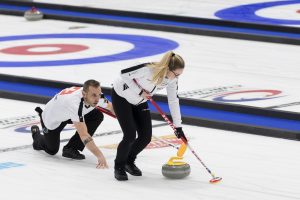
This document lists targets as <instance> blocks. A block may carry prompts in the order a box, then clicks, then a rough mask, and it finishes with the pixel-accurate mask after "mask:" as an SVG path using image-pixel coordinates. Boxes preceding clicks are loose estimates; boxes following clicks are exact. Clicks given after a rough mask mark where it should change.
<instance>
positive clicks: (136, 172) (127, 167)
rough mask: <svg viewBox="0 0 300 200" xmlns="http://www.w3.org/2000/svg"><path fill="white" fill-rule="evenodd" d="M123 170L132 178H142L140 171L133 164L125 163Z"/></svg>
mask: <svg viewBox="0 0 300 200" xmlns="http://www.w3.org/2000/svg"><path fill="white" fill-rule="evenodd" d="M125 170H126V172H128V173H129V174H131V175H132V176H142V171H141V170H140V169H139V168H138V167H137V166H136V165H135V164H134V163H127V164H126V165H125Z"/></svg>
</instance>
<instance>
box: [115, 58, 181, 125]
mask: <svg viewBox="0 0 300 200" xmlns="http://www.w3.org/2000/svg"><path fill="white" fill-rule="evenodd" d="M152 76H153V69H152V68H150V67H148V66H147V63H145V64H141V65H137V66H134V67H130V68H126V69H123V70H121V75H120V76H119V77H118V78H117V79H116V80H115V81H114V84H113V86H114V90H115V91H116V93H117V94H118V95H119V96H121V97H123V98H125V99H126V100H127V101H128V102H129V103H130V104H133V105H138V104H140V103H143V102H146V101H147V100H145V99H144V98H143V97H141V96H140V94H141V92H142V89H141V88H140V87H139V86H138V85H137V84H136V83H135V82H134V81H133V79H135V80H136V81H137V82H138V83H139V85H140V86H141V87H142V88H143V89H145V90H147V91H149V92H150V93H151V94H152V95H153V94H155V93H156V92H157V91H159V90H162V89H164V88H166V89H167V97H168V104H169V109H170V112H171V116H172V119H173V123H174V125H175V126H176V127H181V126H182V125H181V113H180V106H179V99H178V96H177V90H178V78H174V79H172V80H170V79H168V78H164V79H163V81H162V83H161V84H159V85H155V84H154V83H153V82H152V81H151V80H152Z"/></svg>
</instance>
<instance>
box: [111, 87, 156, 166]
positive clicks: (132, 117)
mask: <svg viewBox="0 0 300 200" xmlns="http://www.w3.org/2000/svg"><path fill="white" fill-rule="evenodd" d="M112 104H113V107H114V111H115V113H116V116H117V118H118V121H119V124H120V126H121V129H122V131H123V134H124V135H123V139H122V141H121V142H120V143H119V146H118V149H117V156H116V159H115V167H123V166H124V165H125V164H126V162H134V160H135V159H136V156H137V155H138V154H139V153H140V152H141V151H142V150H143V149H144V148H145V147H146V146H147V145H148V144H149V143H150V141H151V137H152V122H151V116H150V111H149V108H148V104H147V102H145V103H142V104H139V105H137V106H135V105H132V104H130V103H129V102H128V101H127V100H126V99H124V98H123V97H120V96H119V95H118V94H117V93H116V92H115V90H114V89H113V90H112ZM136 133H137V134H138V137H137V138H136Z"/></svg>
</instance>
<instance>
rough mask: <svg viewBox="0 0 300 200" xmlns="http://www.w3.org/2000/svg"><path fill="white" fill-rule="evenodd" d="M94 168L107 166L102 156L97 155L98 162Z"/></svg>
mask: <svg viewBox="0 0 300 200" xmlns="http://www.w3.org/2000/svg"><path fill="white" fill-rule="evenodd" d="M96 168H97V169H106V168H108V165H107V163H106V160H105V158H104V156H100V157H98V164H97V166H96Z"/></svg>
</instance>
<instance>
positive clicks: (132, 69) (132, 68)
mask: <svg viewBox="0 0 300 200" xmlns="http://www.w3.org/2000/svg"><path fill="white" fill-rule="evenodd" d="M147 64H148V63H144V64H140V65H136V66H133V67H129V68H126V69H123V70H121V74H125V73H128V72H132V71H135V70H137V69H140V68H142V67H145V66H146V65H147Z"/></svg>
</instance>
